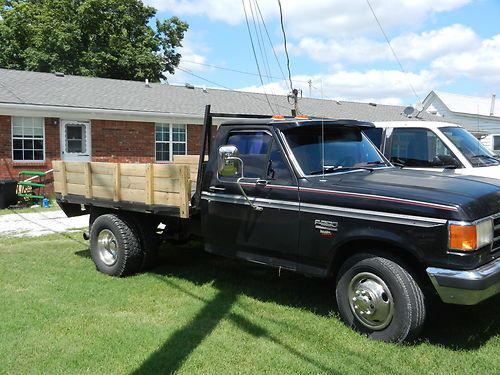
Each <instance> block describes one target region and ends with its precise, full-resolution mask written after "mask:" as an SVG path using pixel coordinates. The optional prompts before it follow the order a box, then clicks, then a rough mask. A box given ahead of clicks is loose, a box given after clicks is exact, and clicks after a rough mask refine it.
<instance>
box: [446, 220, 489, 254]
mask: <svg viewBox="0 0 500 375" xmlns="http://www.w3.org/2000/svg"><path fill="white" fill-rule="evenodd" d="M448 235H449V244H448V247H449V248H450V249H453V250H462V251H474V250H477V249H480V248H482V247H483V246H486V245H489V244H491V243H492V242H493V222H492V220H491V219H486V220H483V221H480V222H477V223H456V224H454V223H450V225H449V226H448Z"/></svg>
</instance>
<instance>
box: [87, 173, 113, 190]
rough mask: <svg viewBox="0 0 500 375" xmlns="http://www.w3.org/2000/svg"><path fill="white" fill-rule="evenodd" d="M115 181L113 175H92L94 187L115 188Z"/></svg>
mask: <svg viewBox="0 0 500 375" xmlns="http://www.w3.org/2000/svg"><path fill="white" fill-rule="evenodd" d="M114 185H115V180H114V178H113V175H112V174H100V173H92V186H107V187H114Z"/></svg>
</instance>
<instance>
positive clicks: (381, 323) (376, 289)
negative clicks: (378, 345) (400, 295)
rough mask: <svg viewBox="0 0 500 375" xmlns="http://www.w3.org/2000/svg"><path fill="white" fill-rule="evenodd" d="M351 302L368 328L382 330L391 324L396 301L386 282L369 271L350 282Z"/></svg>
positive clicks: (353, 310)
mask: <svg viewBox="0 0 500 375" xmlns="http://www.w3.org/2000/svg"><path fill="white" fill-rule="evenodd" d="M349 304H350V307H351V311H352V313H353V314H354V316H355V317H356V318H357V319H358V320H359V321H360V322H361V323H362V324H363V325H364V326H365V327H367V328H370V329H373V330H381V329H384V328H385V327H387V326H388V325H389V323H390V322H391V320H392V317H393V314H394V311H393V310H394V302H393V299H392V295H391V292H390V290H389V288H388V287H387V285H386V284H385V282H384V281H383V280H382V279H381V278H380V277H378V276H377V275H374V274H372V273H369V272H362V273H359V274H357V275H356V276H354V277H353V278H352V280H351V282H350V284H349Z"/></svg>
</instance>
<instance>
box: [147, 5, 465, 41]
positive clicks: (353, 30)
mask: <svg viewBox="0 0 500 375" xmlns="http://www.w3.org/2000/svg"><path fill="white" fill-rule="evenodd" d="M145 2H146V3H148V4H150V5H153V6H154V7H156V8H157V9H159V10H168V11H169V12H171V13H173V14H176V15H180V16H182V15H186V14H187V15H204V16H207V17H208V18H209V19H211V20H214V21H222V22H225V23H228V24H231V25H237V24H239V23H242V22H244V20H245V18H244V13H243V8H242V4H241V1H239V0H146V1H145ZM470 2H471V0H419V1H412V0H400V1H398V2H397V3H396V4H395V1H394V0H377V1H372V6H373V8H374V10H375V13H376V14H377V16H378V18H379V20H380V22H381V23H382V25H383V26H384V27H385V28H386V29H387V30H390V29H393V28H404V29H413V28H415V27H418V26H419V25H420V24H421V23H422V22H423V21H425V20H426V19H428V18H429V17H430V16H431V15H432V14H434V13H439V12H445V11H450V10H453V9H457V8H460V7H462V6H464V5H466V4H468V3H470ZM282 5H283V13H284V19H285V22H286V29H287V31H288V32H289V33H290V34H291V35H295V36H296V37H305V36H312V35H317V36H327V37H330V38H332V37H334V36H335V37H337V36H346V35H362V34H364V33H367V32H371V33H373V32H378V29H377V27H378V26H377V24H376V23H375V20H374V19H373V15H372V14H371V12H370V8H369V7H368V5H367V3H366V1H362V0H358V1H352V0H314V1H308V2H304V1H303V0H285V1H283V2H282ZM259 6H260V9H261V11H262V13H263V14H264V17H265V18H267V19H271V18H274V19H277V18H278V16H279V10H278V5H277V2H276V1H275V0H261V1H260V2H259Z"/></svg>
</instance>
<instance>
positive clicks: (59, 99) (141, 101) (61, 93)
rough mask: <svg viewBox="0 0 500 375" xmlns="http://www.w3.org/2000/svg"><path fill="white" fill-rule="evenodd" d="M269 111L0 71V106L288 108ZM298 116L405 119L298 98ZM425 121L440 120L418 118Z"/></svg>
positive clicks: (231, 101)
mask: <svg viewBox="0 0 500 375" xmlns="http://www.w3.org/2000/svg"><path fill="white" fill-rule="evenodd" d="M268 98H269V101H270V102H271V106H272V107H273V112H274V113H270V112H271V110H270V108H269V105H268V103H267V100H266V97H265V95H264V94H257V93H249V92H241V91H230V90H220V89H211V88H209V89H205V90H204V89H202V88H198V87H196V88H194V89H193V88H187V87H184V86H173V85H167V84H160V83H152V84H149V86H146V84H145V83H144V82H136V81H123V80H116V79H105V78H93V77H80V76H69V75H66V76H58V75H55V74H52V73H38V72H27V71H18V70H7V69H0V103H3V104H12V105H15V104H29V105H40V106H50V107H70V108H71V107H73V108H87V109H110V110H127V111H138V112H151V113H158V114H169V113H170V114H188V115H195V116H201V115H203V113H204V107H205V105H206V104H211V106H212V111H213V112H226V113H237V114H264V115H267V114H282V115H289V114H290V105H289V104H288V102H287V98H286V97H285V96H282V95H268ZM299 108H300V111H301V113H304V114H307V115H309V116H318V117H331V118H354V119H359V120H369V121H396V120H408V118H407V117H406V116H404V115H403V114H402V112H403V109H404V107H402V106H394V105H381V104H368V103H358V102H349V101H341V102H340V101H335V100H327V99H311V98H302V99H301V100H300V102H299ZM420 117H421V118H423V119H425V120H435V121H436V120H440V121H443V120H444V119H443V118H441V117H436V116H433V115H430V114H428V113H425V112H424V113H422V114H421V115H420Z"/></svg>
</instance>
